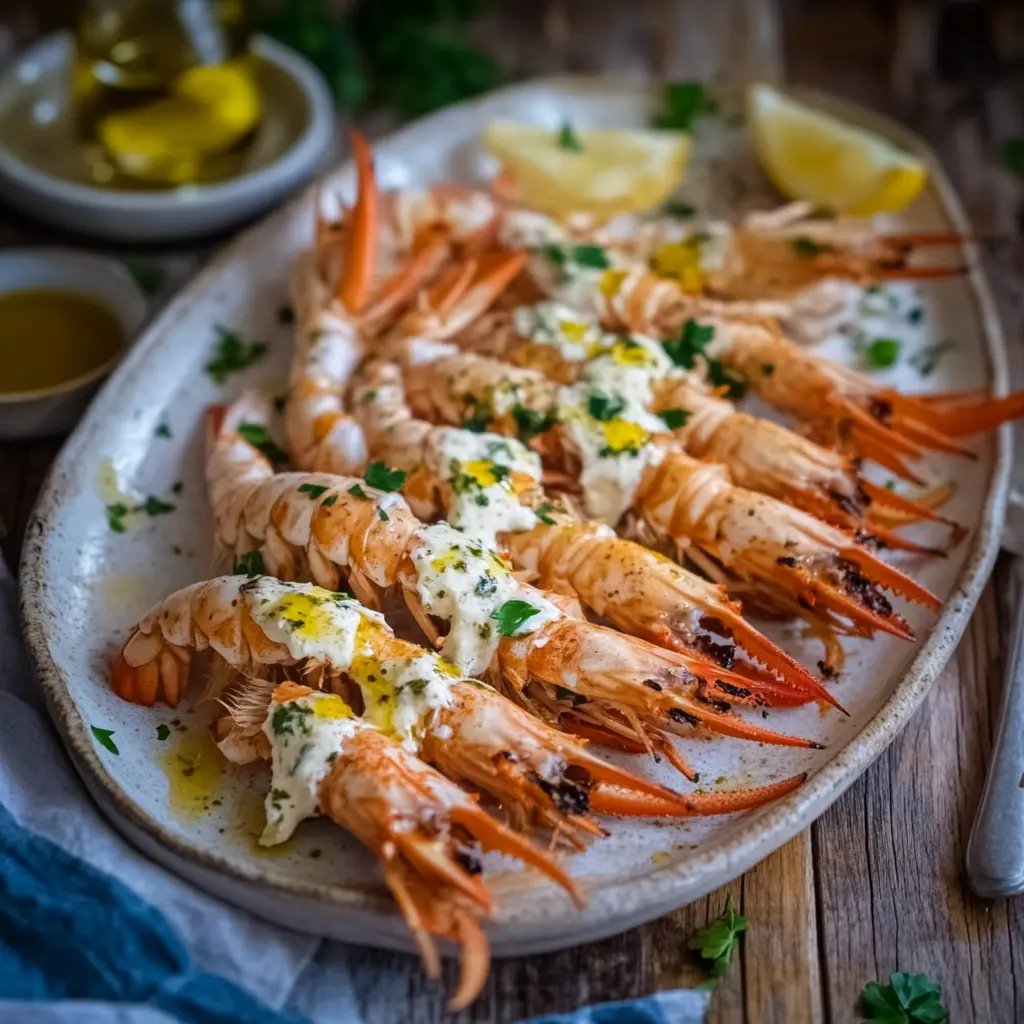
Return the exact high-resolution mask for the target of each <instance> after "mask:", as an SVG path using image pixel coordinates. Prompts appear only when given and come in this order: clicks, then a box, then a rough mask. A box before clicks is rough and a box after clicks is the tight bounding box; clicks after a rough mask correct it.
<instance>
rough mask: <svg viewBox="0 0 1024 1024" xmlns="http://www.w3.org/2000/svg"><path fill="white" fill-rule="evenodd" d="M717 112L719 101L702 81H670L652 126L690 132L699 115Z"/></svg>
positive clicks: (704, 115)
mask: <svg viewBox="0 0 1024 1024" xmlns="http://www.w3.org/2000/svg"><path fill="white" fill-rule="evenodd" d="M717 113H718V103H717V102H716V101H715V100H714V99H712V98H711V96H710V95H709V94H708V91H707V90H706V89H705V88H704V86H703V85H702V84H701V83H700V82H669V84H668V85H666V86H665V89H664V92H663V94H662V107H661V109H660V110H659V111H658V112H657V113H656V114H655V115H654V116H653V117H652V118H651V127H652V128H672V129H675V130H676V131H679V132H688V131H690V130H691V129H692V128H693V122H694V121H696V120H697V118H698V117H708V116H710V115H711V114H717Z"/></svg>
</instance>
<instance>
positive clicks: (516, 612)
mask: <svg viewBox="0 0 1024 1024" xmlns="http://www.w3.org/2000/svg"><path fill="white" fill-rule="evenodd" d="M539 614H540V609H539V608H535V607H534V606H533V605H532V604H530V603H529V602H528V601H515V600H513V601H506V602H505V603H504V604H503V605H502V606H501V607H500V608H499V609H498V610H497V611H494V612H492V613H491V618H492V619H494V620H495V621H496V622H497V623H498V632H499V633H500V634H501V635H502V636H515V635H516V631H517V630H518V629H519V627H520V626H521V625H522V624H523V623H524V622H526V620H527V619H529V618H532V617H533V616H534V615H539Z"/></svg>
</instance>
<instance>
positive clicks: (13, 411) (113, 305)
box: [0, 249, 146, 441]
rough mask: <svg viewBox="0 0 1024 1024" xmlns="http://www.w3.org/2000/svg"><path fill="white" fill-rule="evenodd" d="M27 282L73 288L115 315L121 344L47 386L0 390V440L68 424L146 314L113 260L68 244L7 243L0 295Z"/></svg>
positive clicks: (1, 265)
mask: <svg viewBox="0 0 1024 1024" xmlns="http://www.w3.org/2000/svg"><path fill="white" fill-rule="evenodd" d="M26 288H52V289H56V290H59V291H69V292H78V293H80V294H82V295H87V296H89V297H91V298H94V299H97V300H98V301H100V302H101V303H103V305H104V306H106V307H107V308H108V309H109V310H110V311H111V313H113V314H114V316H115V317H117V319H118V322H119V323H120V325H121V331H122V333H123V335H124V345H123V347H122V349H121V350H120V351H119V352H118V353H117V354H116V355H115V356H113V357H111V358H110V359H108V360H107V361H106V362H105V363H103V364H102V365H101V366H97V367H96V368H95V369H94V370H90V371H89V372H88V373H86V374H82V375H81V376H80V377H76V378H74V379H73V380H69V381H65V382H64V383H63V384H58V385H56V386H55V387H52V388H41V389H39V390H38V391H22V392H18V393H16V394H0V440H4V441H13V440H17V439H19V438H26V437H46V436H47V435H49V434H60V433H63V432H64V431H66V430H69V429H70V428H71V427H72V426H73V425H74V423H75V422H76V421H77V420H78V418H79V417H80V416H81V415H82V413H83V412H84V411H85V408H86V406H88V404H89V401H90V399H91V398H92V396H93V395H94V394H95V393H96V390H97V388H99V386H100V383H101V382H102V381H103V378H104V377H106V376H107V375H108V374H109V373H110V371H111V370H112V369H113V368H114V367H115V366H116V365H117V364H118V363H119V362H120V361H121V360H122V359H123V358H124V354H125V352H126V351H127V350H128V348H129V347H130V346H131V344H132V341H133V340H134V338H135V335H136V334H137V333H138V332H139V329H140V328H141V327H142V325H143V323H144V322H145V320H146V298H145V296H144V295H143V294H142V292H141V291H139V287H138V285H137V284H136V283H135V281H134V280H132V276H131V274H129V273H128V271H127V270H125V268H124V266H123V265H122V264H121V263H119V262H118V261H117V260H110V259H105V258H104V257H102V256H92V255H90V254H89V253H84V252H74V251H72V250H69V249H12V250H8V251H7V252H4V253H0V295H6V294H9V293H10V292H16V291H21V290H23V289H26Z"/></svg>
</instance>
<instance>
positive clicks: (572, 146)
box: [558, 121, 583, 153]
mask: <svg viewBox="0 0 1024 1024" xmlns="http://www.w3.org/2000/svg"><path fill="white" fill-rule="evenodd" d="M558 145H559V146H560V147H561V148H562V149H568V150H569V151H570V152H573V153H582V152H583V143H582V142H580V139H579V136H578V135H577V134H576V132H574V131H573V128H572V125H571V124H570V123H569V122H568V121H566V122H565V123H564V124H563V125H562V129H561V131H560V132H559V133H558Z"/></svg>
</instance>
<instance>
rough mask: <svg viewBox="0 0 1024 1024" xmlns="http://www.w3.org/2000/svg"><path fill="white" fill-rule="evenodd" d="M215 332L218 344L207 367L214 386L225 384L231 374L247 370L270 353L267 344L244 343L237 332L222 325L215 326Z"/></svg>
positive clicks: (257, 342)
mask: <svg viewBox="0 0 1024 1024" xmlns="http://www.w3.org/2000/svg"><path fill="white" fill-rule="evenodd" d="M214 330H215V331H216V332H217V344H216V345H215V346H214V349H213V356H212V358H211V359H210V361H209V362H208V363H207V364H206V366H205V370H206V372H207V373H208V374H209V375H210V378H211V379H212V380H213V383H214V384H218V385H220V384H223V383H224V382H225V381H226V380H227V379H228V375H229V374H232V373H239V372H240V371H242V370H247V369H248V368H249V367H250V366H252V365H253V363H256V362H258V361H259V360H260V359H262V358H263V356H265V355H266V354H267V352H268V351H269V348H270V346H269V345H267V344H266V342H263V341H254V342H252V343H247V342H244V341H242V337H241V335H240V334H239V333H238V332H237V331H231V330H228V328H226V327H222V326H221V325H220V324H214Z"/></svg>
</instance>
